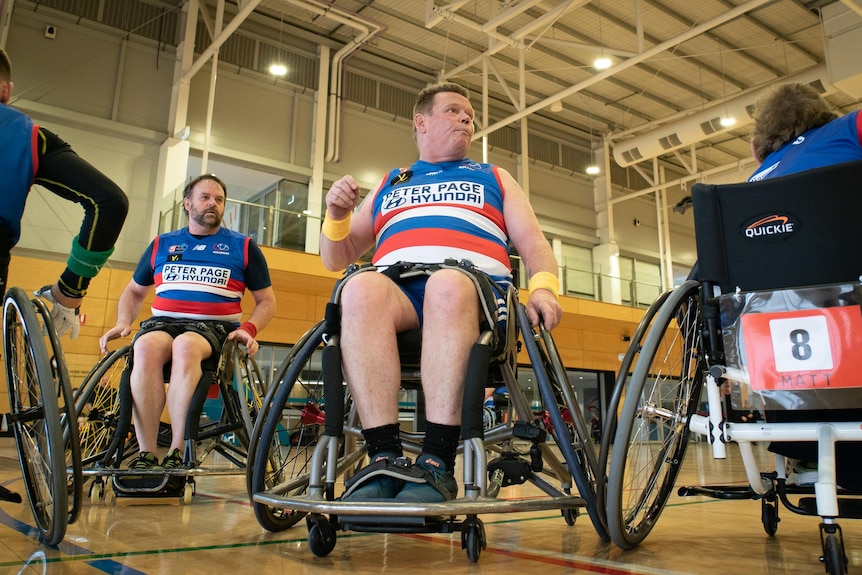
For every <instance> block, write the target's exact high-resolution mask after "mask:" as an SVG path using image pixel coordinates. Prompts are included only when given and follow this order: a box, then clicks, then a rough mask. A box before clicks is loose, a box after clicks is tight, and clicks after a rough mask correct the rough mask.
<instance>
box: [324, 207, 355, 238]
mask: <svg viewBox="0 0 862 575" xmlns="http://www.w3.org/2000/svg"><path fill="white" fill-rule="evenodd" d="M352 215H353V214H352V213H348V214H347V217H346V218H344V219H343V220H333V219H332V218H330V217H329V212H326V217H324V218H323V226H322V227H321V228H320V231H321V232H323V235H324V236H326V237H327V238H329V239H330V240H332V241H333V242H340V241H341V240H343V239H344V238H346V237H347V236H349V235H350V216H352Z"/></svg>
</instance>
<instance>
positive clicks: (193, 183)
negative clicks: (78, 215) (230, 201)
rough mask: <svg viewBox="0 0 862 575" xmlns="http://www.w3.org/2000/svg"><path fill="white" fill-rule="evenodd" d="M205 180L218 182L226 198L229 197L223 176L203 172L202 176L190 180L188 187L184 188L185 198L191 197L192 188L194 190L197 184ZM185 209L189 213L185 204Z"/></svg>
mask: <svg viewBox="0 0 862 575" xmlns="http://www.w3.org/2000/svg"><path fill="white" fill-rule="evenodd" d="M204 180H212V181H213V182H215V183H217V184H218V185H219V186H220V187H221V189H222V191H223V192H224V197H225V199H227V186H226V185H225V183H224V182H223V181H222V180H221V178H219V177H218V176H216V175H215V174H201V175H200V176H198V177H196V178H194V179H192V181H190V182H189V183H188V184H186V187H185V188H183V199H184V200H185V199H188V198H191V197H192V190H194V188H195V186H196V185H198V184H199V183H200V182H202V181H204ZM183 211H185V212H186V214H187V215H188V213H189V211H188V210H187V209H186V207H185V205H183Z"/></svg>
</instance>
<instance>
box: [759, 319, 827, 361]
mask: <svg viewBox="0 0 862 575" xmlns="http://www.w3.org/2000/svg"><path fill="white" fill-rule="evenodd" d="M769 335H770V336H771V337H772V353H773V355H774V357H775V369H776V370H777V371H802V370H814V369H832V346H830V345H829V328H828V327H827V326H826V318H825V317H824V316H822V315H816V316H809V317H791V318H787V319H773V320H770V322H769Z"/></svg>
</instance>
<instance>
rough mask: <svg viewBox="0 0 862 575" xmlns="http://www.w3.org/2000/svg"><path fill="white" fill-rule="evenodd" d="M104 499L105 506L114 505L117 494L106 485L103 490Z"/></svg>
mask: <svg viewBox="0 0 862 575" xmlns="http://www.w3.org/2000/svg"><path fill="white" fill-rule="evenodd" d="M102 497H104V498H105V504H106V505H114V503H116V502H117V494H116V492H114V490H113V489H112V488H111V486H110V485H107V486H106V488H105V493H104V494H103V495H102Z"/></svg>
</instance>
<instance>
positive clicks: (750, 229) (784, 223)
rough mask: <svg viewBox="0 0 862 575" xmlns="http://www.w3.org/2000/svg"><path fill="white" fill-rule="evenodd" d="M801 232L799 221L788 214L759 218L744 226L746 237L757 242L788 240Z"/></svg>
mask: <svg viewBox="0 0 862 575" xmlns="http://www.w3.org/2000/svg"><path fill="white" fill-rule="evenodd" d="M798 230H799V221H798V220H797V219H796V218H795V217H793V216H791V215H788V214H783V215H782V214H770V215H768V216H759V217H757V218H755V219H753V220H749V221H748V222H746V223H744V224H743V225H742V231H743V233H744V234H745V237H747V238H748V239H751V240H755V241H761V242H774V241H778V240H783V239H786V238H787V237H788V236H791V235H793V234H795V233H796V232H797V231H798Z"/></svg>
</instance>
